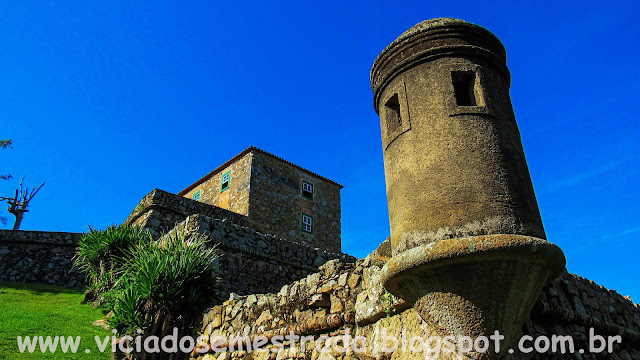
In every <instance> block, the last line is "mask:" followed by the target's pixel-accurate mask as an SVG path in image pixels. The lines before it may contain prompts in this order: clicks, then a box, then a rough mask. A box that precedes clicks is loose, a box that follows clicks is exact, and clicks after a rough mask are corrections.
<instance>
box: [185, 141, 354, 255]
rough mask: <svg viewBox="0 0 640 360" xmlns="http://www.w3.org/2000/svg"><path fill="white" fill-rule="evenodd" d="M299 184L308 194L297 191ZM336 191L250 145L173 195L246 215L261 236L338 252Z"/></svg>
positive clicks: (331, 183)
mask: <svg viewBox="0 0 640 360" xmlns="http://www.w3.org/2000/svg"><path fill="white" fill-rule="evenodd" d="M225 174H228V177H227V178H224V179H223V177H224V176H225ZM223 180H224V181H223ZM227 181H228V186H227V184H225V182H227ZM223 184H224V185H225V186H223ZM305 184H306V187H307V190H309V186H311V191H310V194H309V192H304V191H303V190H304V189H303V187H304V186H305ZM340 189H342V185H340V184H338V183H336V182H334V181H332V180H329V179H327V178H325V177H322V176H320V175H318V174H316V173H313V172H311V171H309V170H307V169H304V168H302V167H300V166H298V165H295V164H293V163H291V162H289V161H286V160H284V159H282V158H279V157H277V156H275V155H272V154H270V153H268V152H266V151H263V150H260V149H258V148H255V147H250V148H248V149H246V150H244V151H243V152H241V153H240V154H238V155H236V156H235V157H233V158H232V159H231V160H229V161H227V162H226V163H224V164H223V165H221V166H219V167H218V168H216V169H215V170H213V171H212V172H210V173H209V174H207V175H205V176H204V177H203V178H201V179H200V180H198V181H196V182H195V183H193V184H192V185H190V186H189V187H187V188H186V189H184V190H182V191H181V192H179V193H178V195H180V196H184V197H186V198H189V199H196V200H198V201H200V202H203V203H205V204H209V205H213V206H216V207H219V208H222V209H226V210H229V211H232V212H235V213H237V214H240V215H244V216H247V220H248V221H249V224H250V225H251V226H252V227H253V228H255V229H256V230H259V231H261V232H263V233H269V234H273V235H276V236H281V237H283V238H288V239H296V240H298V241H303V242H305V243H307V244H310V245H313V246H316V247H318V248H321V249H324V250H327V251H331V252H341V237H340V236H341V234H340V233H341V228H340V226H341V225H340V217H341V211H340ZM309 195H310V196H309ZM305 223H306V226H305Z"/></svg>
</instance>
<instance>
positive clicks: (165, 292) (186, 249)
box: [109, 231, 220, 359]
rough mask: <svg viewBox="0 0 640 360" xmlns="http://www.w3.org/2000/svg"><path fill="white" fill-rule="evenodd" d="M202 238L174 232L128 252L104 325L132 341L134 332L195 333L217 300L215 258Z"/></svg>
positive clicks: (148, 333) (163, 334) (181, 334)
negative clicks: (127, 260)
mask: <svg viewBox="0 0 640 360" xmlns="http://www.w3.org/2000/svg"><path fill="white" fill-rule="evenodd" d="M207 240H208V237H207V236H205V235H202V234H193V235H189V236H187V235H185V234H184V233H183V232H180V231H177V232H171V233H169V234H167V235H166V236H165V237H164V238H163V240H162V241H159V242H154V243H151V244H147V243H141V244H139V245H138V246H136V247H135V248H134V249H132V250H131V254H130V255H128V256H126V258H128V259H130V260H129V262H127V263H126V264H125V266H124V272H123V275H122V277H121V278H120V280H119V281H121V282H122V286H121V287H120V290H118V295H117V296H115V298H116V301H115V306H114V316H113V317H112V318H111V319H110V320H109V323H110V324H111V325H112V326H113V327H115V328H117V329H118V330H119V332H120V333H125V334H129V335H133V336H134V337H135V336H136V335H137V333H136V330H138V329H141V330H143V331H144V333H143V336H144V337H147V336H151V335H155V336H160V337H162V336H165V335H166V334H167V333H169V332H171V331H172V329H173V328H174V327H175V328H178V332H179V336H192V335H194V329H195V326H196V325H197V324H198V322H199V321H200V320H201V318H202V314H203V312H204V310H206V309H207V308H208V307H210V306H213V305H215V304H216V302H218V300H219V299H217V298H216V294H217V292H218V290H219V288H220V281H219V279H218V265H217V259H218V256H219V254H218V252H217V250H216V249H215V248H213V247H209V246H207V244H206V243H207ZM134 254H135V256H134ZM177 355H178V354H174V356H177ZM186 355H188V354H186ZM175 358H179V356H178V357H174V359H175Z"/></svg>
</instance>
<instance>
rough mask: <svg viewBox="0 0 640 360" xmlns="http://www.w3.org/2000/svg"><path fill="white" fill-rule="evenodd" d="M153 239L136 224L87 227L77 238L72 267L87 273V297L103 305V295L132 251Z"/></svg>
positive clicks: (111, 285) (119, 273)
mask: <svg viewBox="0 0 640 360" xmlns="http://www.w3.org/2000/svg"><path fill="white" fill-rule="evenodd" d="M152 241H153V239H152V237H151V234H150V233H149V231H148V230H147V229H144V228H141V227H138V226H133V225H129V224H123V225H118V226H117V225H111V226H108V227H107V228H106V229H104V230H97V229H95V228H93V227H91V226H90V227H89V232H88V233H86V234H84V235H83V236H82V237H80V239H79V240H78V246H77V248H76V255H75V257H74V267H76V268H79V269H80V270H81V271H82V272H84V273H85V274H86V277H87V287H88V290H89V291H88V294H89V298H93V300H94V302H96V303H98V304H103V302H104V295H105V294H106V293H107V292H109V291H110V290H111V288H112V287H113V285H114V284H115V282H116V280H117V279H118V278H119V277H120V275H121V274H122V269H123V267H124V264H125V263H126V262H127V261H128V256H131V254H132V252H131V250H132V249H133V248H135V247H136V246H138V245H140V244H149V243H151V242H152ZM107 307H108V306H107ZM106 310H107V311H108V310H110V309H106Z"/></svg>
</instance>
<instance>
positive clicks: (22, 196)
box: [0, 177, 44, 230]
mask: <svg viewBox="0 0 640 360" xmlns="http://www.w3.org/2000/svg"><path fill="white" fill-rule="evenodd" d="M23 180H24V177H22V179H20V188H18V189H16V196H14V197H12V198H8V197H0V201H6V202H7V203H8V204H9V209H8V211H9V212H10V213H12V214H13V215H14V216H15V217H16V222H15V223H14V224H13V230H20V224H21V223H22V218H23V217H24V213H26V212H28V211H29V210H28V209H27V207H28V206H29V201H31V199H33V197H34V196H36V193H38V190H40V188H41V187H42V186H44V183H42V184H40V186H38V187H37V188H35V189H33V190H31V191H29V188H25V189H24V190H23V189H22V181H23Z"/></svg>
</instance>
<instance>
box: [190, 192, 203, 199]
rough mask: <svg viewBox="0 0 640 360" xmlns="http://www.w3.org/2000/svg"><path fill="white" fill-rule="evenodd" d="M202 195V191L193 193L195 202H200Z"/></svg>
mask: <svg viewBox="0 0 640 360" xmlns="http://www.w3.org/2000/svg"><path fill="white" fill-rule="evenodd" d="M200 194H201V190H198V191H196V192H194V193H193V195H192V196H191V198H192V199H193V200H195V201H200Z"/></svg>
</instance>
